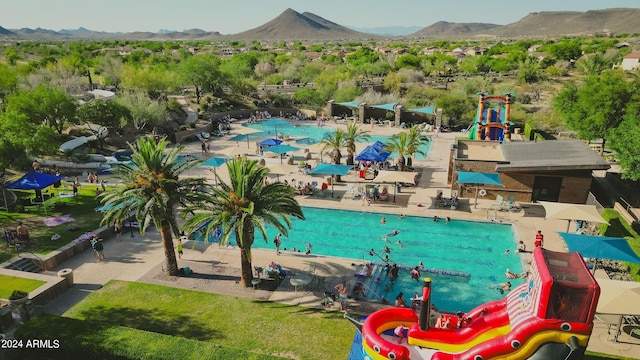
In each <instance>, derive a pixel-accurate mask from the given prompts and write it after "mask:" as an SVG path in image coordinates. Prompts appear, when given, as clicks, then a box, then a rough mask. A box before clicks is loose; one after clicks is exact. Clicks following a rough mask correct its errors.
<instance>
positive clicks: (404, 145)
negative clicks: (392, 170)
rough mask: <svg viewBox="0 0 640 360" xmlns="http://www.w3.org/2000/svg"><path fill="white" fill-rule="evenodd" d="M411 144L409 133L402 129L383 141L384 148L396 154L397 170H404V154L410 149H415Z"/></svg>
mask: <svg viewBox="0 0 640 360" xmlns="http://www.w3.org/2000/svg"><path fill="white" fill-rule="evenodd" d="M412 146H413V145H412V144H411V138H410V137H409V133H408V132H406V131H403V132H401V133H398V134H396V135H395V136H393V137H392V138H391V139H389V141H388V142H386V143H385V147H384V150H385V151H390V152H394V153H396V154H398V170H400V171H404V168H405V164H406V163H405V161H406V160H405V158H404V157H405V155H408V154H410V153H411V151H412V150H413V151H415V149H413V148H412Z"/></svg>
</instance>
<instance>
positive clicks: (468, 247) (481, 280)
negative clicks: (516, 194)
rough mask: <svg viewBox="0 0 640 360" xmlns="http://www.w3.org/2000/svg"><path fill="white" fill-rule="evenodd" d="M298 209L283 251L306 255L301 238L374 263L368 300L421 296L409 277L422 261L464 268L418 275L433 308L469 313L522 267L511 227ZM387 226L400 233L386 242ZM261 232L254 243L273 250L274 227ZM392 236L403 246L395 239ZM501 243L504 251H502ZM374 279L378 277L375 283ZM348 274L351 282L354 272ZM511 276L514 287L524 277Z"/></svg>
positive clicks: (324, 250) (319, 250)
mask: <svg viewBox="0 0 640 360" xmlns="http://www.w3.org/2000/svg"><path fill="white" fill-rule="evenodd" d="M303 212H304V215H305V218H306V220H298V219H292V229H291V230H290V231H289V236H288V237H284V236H283V237H282V238H281V240H282V245H281V247H280V248H281V250H282V251H283V252H284V253H287V252H290V251H291V249H292V248H296V249H299V250H301V252H302V254H301V255H300V256H304V255H303V254H304V251H305V248H306V244H307V243H310V244H311V245H312V254H315V255H325V256H336V257H341V258H349V259H353V260H354V263H356V264H358V265H360V264H363V263H365V262H374V263H376V264H379V265H378V266H376V267H375V269H374V273H373V274H372V276H371V277H370V278H368V281H366V282H365V284H366V287H367V289H366V290H367V296H368V298H369V299H371V300H375V301H380V300H381V297H383V296H384V297H385V298H386V299H388V300H389V301H391V302H393V300H394V299H395V297H396V295H397V294H398V292H400V291H402V292H404V294H405V299H406V300H407V302H408V303H410V301H409V299H410V298H411V297H413V294H414V293H415V292H418V293H420V294H421V291H422V281H416V280H414V279H412V278H411V276H410V274H409V273H410V268H412V267H414V266H416V265H418V264H419V263H420V262H421V261H422V262H423V264H424V266H425V267H426V268H429V269H440V270H449V271H452V272H464V273H468V274H470V276H469V277H462V276H452V275H443V274H438V273H430V272H422V274H421V277H425V276H426V277H429V278H431V280H432V302H433V304H435V305H436V306H437V307H438V308H439V309H443V310H449V311H468V310H471V309H472V308H474V307H475V306H477V305H480V304H482V303H485V302H487V301H492V300H497V299H500V298H502V297H504V295H502V294H500V293H499V292H498V290H493V289H489V288H488V286H489V285H492V284H498V283H501V282H505V281H507V279H506V277H505V270H506V269H507V268H508V269H510V270H511V271H512V272H515V273H521V272H522V270H523V268H522V264H521V261H520V256H519V255H518V254H517V253H516V252H515V249H516V247H517V246H516V241H515V238H514V234H513V230H512V227H511V225H506V224H497V223H483V222H473V221H460V220H452V221H451V222H449V223H447V222H446V221H445V219H440V220H439V221H438V222H434V221H433V219H432V218H426V217H417V216H405V217H404V218H400V217H399V216H397V215H383V214H379V213H369V212H358V211H346V210H334V209H321V208H312V207H304V208H303ZM382 217H385V219H386V224H381V219H382ZM393 230H398V231H399V234H397V235H395V236H387V241H385V240H384V238H385V235H387V234H390V233H392V232H393ZM267 235H268V241H267V242H266V243H265V242H264V241H263V240H262V237H261V235H259V234H258V233H257V232H256V240H255V242H254V248H264V249H275V245H274V244H273V241H272V240H273V238H274V237H275V236H276V235H277V230H275V229H274V228H268V229H267ZM398 240H400V242H401V244H402V246H401V245H398V243H397V242H398ZM385 246H388V247H389V248H390V254H389V259H390V261H391V262H393V263H397V264H398V265H399V266H401V267H402V268H401V269H400V275H399V278H398V280H396V282H395V283H394V284H393V285H390V282H389V278H388V276H387V275H386V273H385V271H384V269H383V265H384V262H383V260H382V258H383V257H384V255H385V252H384V250H383V249H384V247H385ZM284 248H287V250H286V251H285V250H283V249H284ZM371 249H373V250H374V253H373V255H371V254H370V250H371ZM507 249H510V252H509V253H508V254H505V252H506V250H507ZM274 258H275V256H274ZM274 260H276V259H274ZM354 270H355V268H354ZM354 274H355V271H354ZM378 278H380V280H379V281H376V280H377V279H378ZM353 280H356V277H355V276H354V278H353ZM509 281H511V283H512V284H513V287H515V286H517V285H519V284H520V283H521V281H522V280H509ZM329 285H330V284H327V286H329Z"/></svg>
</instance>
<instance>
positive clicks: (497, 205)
mask: <svg viewBox="0 0 640 360" xmlns="http://www.w3.org/2000/svg"><path fill="white" fill-rule="evenodd" d="M503 205H504V195H502V194H498V195H496V200H495V201H494V202H493V204H491V208H492V209H500V208H501V207H502V206H503Z"/></svg>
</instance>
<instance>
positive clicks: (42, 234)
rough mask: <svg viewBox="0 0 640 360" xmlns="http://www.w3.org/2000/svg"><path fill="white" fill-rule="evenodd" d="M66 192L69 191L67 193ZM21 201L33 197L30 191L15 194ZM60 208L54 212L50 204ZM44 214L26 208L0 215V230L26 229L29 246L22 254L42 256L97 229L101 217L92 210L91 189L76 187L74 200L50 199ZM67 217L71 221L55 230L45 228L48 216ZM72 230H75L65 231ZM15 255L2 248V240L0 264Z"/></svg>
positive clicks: (36, 208)
mask: <svg viewBox="0 0 640 360" xmlns="http://www.w3.org/2000/svg"><path fill="white" fill-rule="evenodd" d="M67 191H69V190H67ZM16 194H17V195H18V196H21V197H33V196H34V192H33V191H16ZM56 202H58V203H59V204H60V205H59V206H58V207H56V208H54V206H53V204H54V203H56ZM47 203H48V205H47V209H46V210H47V211H46V214H45V211H44V209H43V208H42V207H39V206H27V207H26V208H25V210H26V211H25V212H16V211H11V212H5V211H2V212H0V229H2V230H5V229H7V230H9V229H13V230H15V228H16V227H17V226H18V222H20V221H22V222H24V224H25V225H27V227H28V228H29V233H30V236H31V244H30V246H29V247H28V248H27V249H26V250H24V251H30V252H33V253H35V254H43V255H46V254H48V253H49V252H51V251H53V250H55V249H58V248H59V247H61V246H63V245H65V244H67V243H69V242H70V241H72V240H74V239H75V238H77V237H78V236H80V235H81V234H83V233H85V232H87V231H93V230H95V229H97V228H99V227H100V221H101V220H102V215H101V214H100V213H96V212H95V211H94V208H96V207H97V206H99V205H100V204H99V203H98V200H97V199H96V189H95V186H89V185H86V186H80V188H79V193H78V196H77V197H75V198H54V199H50V200H48V201H47ZM64 214H70V215H71V217H72V218H73V219H74V221H71V222H68V223H65V224H61V225H58V226H47V225H45V224H44V219H46V218H48V217H52V216H59V215H64ZM69 228H75V230H68V229H69ZM55 234H59V235H61V237H60V239H58V240H51V236H53V235H55ZM16 255H18V252H17V251H16V250H15V248H14V247H10V246H7V245H6V242H5V241H4V240H3V241H2V244H1V245H0V263H2V262H5V261H7V260H9V259H11V258H12V257H14V256H16Z"/></svg>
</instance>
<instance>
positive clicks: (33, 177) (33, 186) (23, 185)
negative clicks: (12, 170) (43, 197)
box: [4, 170, 62, 190]
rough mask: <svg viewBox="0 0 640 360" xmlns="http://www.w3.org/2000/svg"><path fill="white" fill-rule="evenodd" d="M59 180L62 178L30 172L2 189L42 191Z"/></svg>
mask: <svg viewBox="0 0 640 360" xmlns="http://www.w3.org/2000/svg"><path fill="white" fill-rule="evenodd" d="M61 180H62V176H56V175H49V174H44V173H40V172H37V171H35V170H31V171H29V172H28V173H26V174H25V175H24V176H23V177H21V178H20V179H18V180H16V181H14V182H12V183H8V184H5V185H4V187H5V188H7V189H15V190H42V189H44V188H46V187H47V186H50V185H52V184H53V183H55V182H56V181H61Z"/></svg>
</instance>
